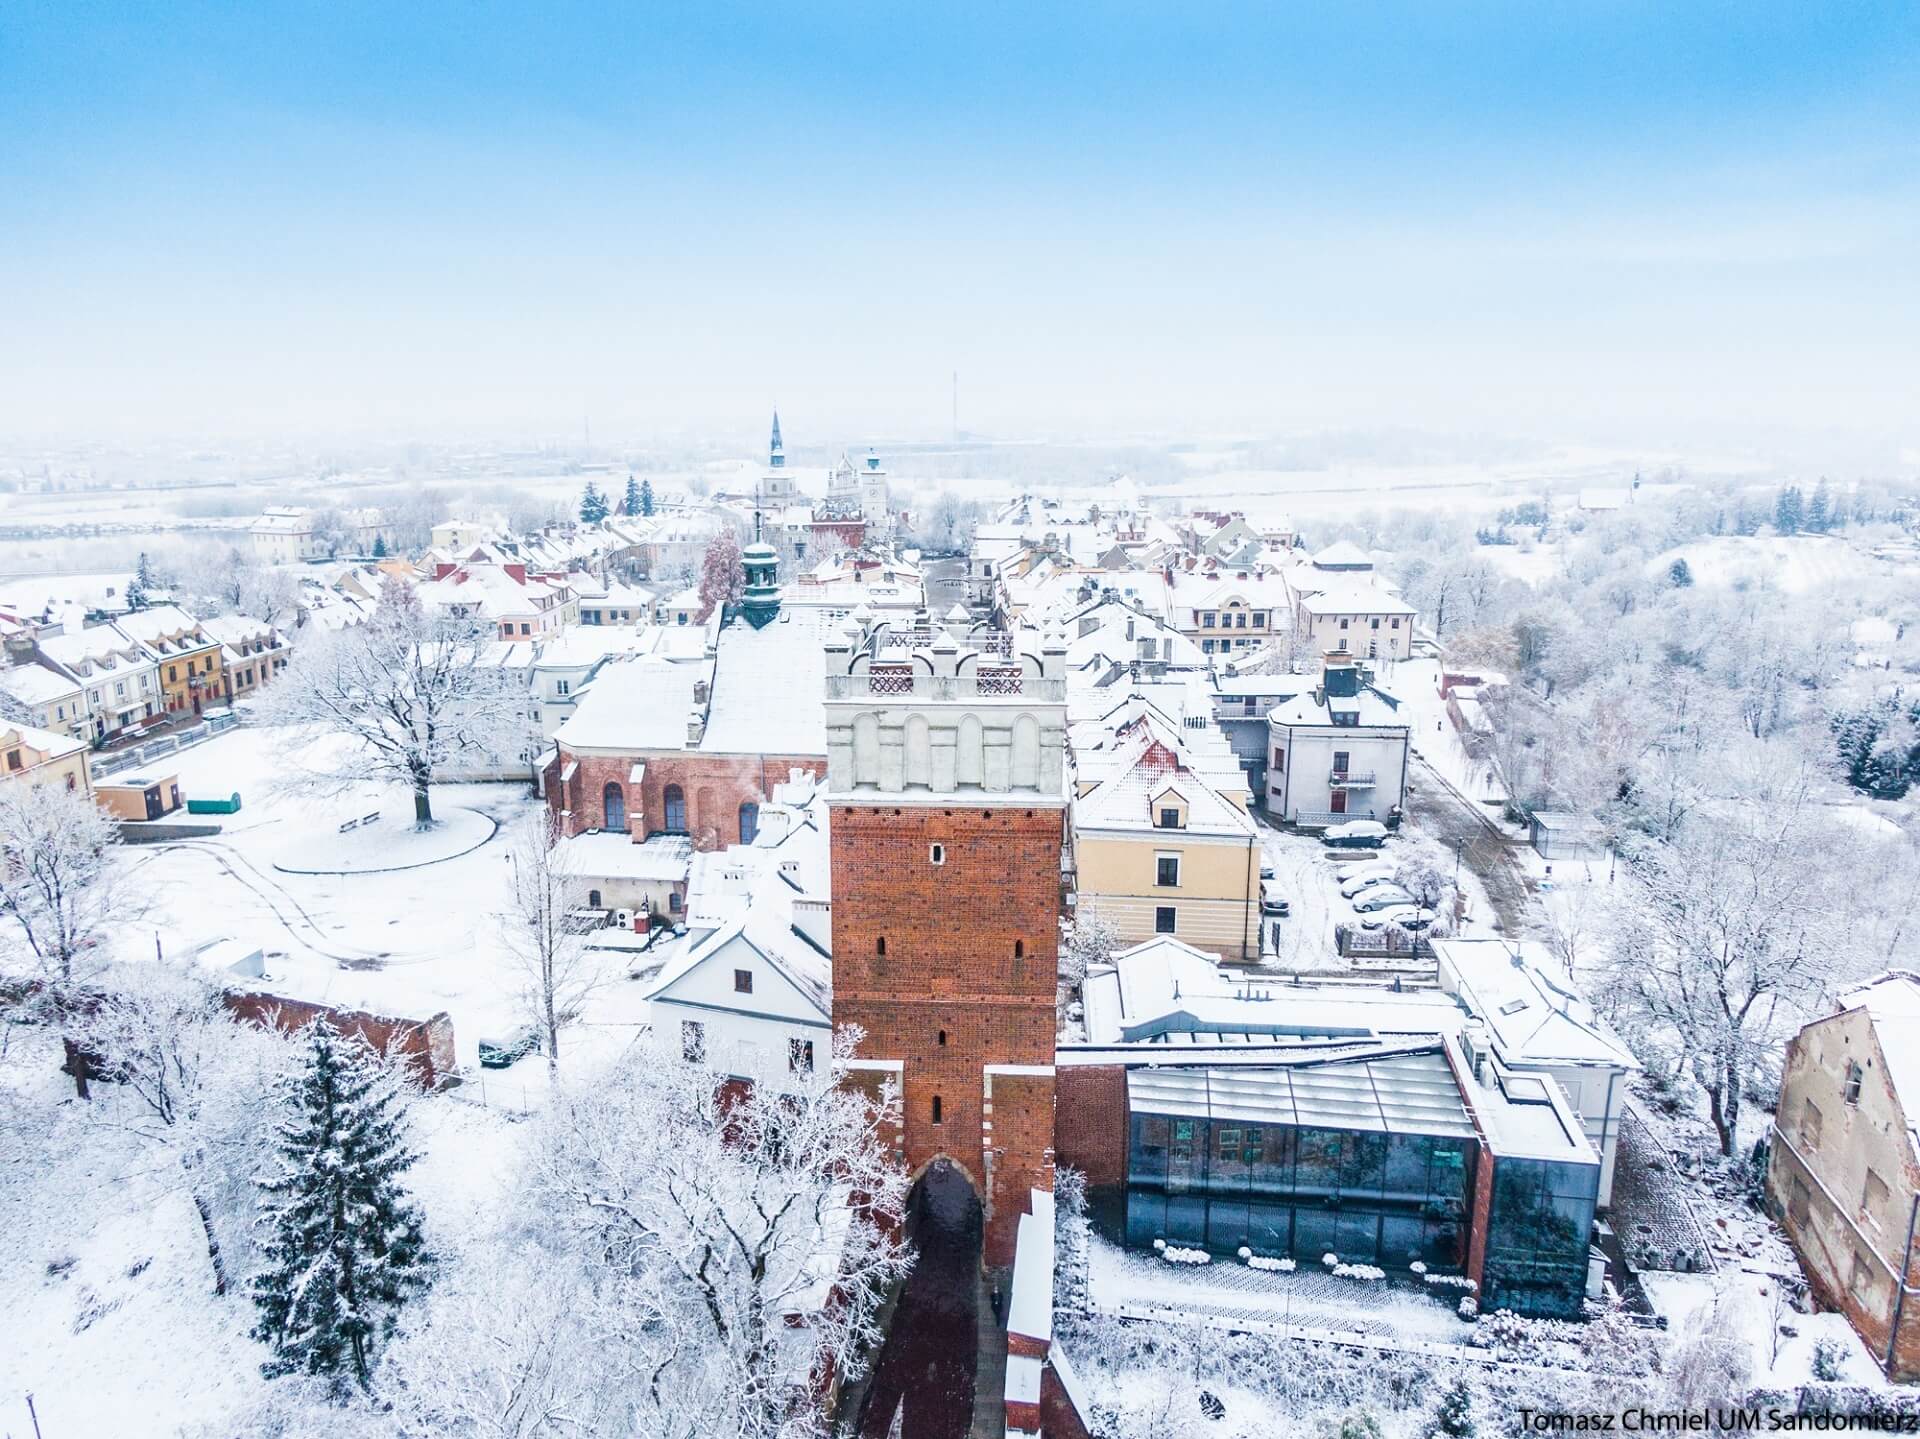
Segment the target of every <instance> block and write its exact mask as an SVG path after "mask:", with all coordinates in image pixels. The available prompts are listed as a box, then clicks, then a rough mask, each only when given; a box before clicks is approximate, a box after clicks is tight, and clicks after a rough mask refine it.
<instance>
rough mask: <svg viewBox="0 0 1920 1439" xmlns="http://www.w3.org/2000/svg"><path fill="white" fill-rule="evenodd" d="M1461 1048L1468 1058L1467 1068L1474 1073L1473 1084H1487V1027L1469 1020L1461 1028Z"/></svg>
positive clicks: (1477, 1021) (1476, 1021)
mask: <svg viewBox="0 0 1920 1439" xmlns="http://www.w3.org/2000/svg"><path fill="white" fill-rule="evenodd" d="M1460 1048H1461V1049H1462V1050H1464V1051H1465V1053H1466V1056H1467V1068H1468V1069H1470V1070H1472V1071H1473V1082H1474V1083H1475V1084H1485V1083H1486V1082H1487V1027H1486V1026H1485V1025H1484V1024H1482V1023H1481V1022H1480V1021H1479V1020H1477V1019H1475V1020H1469V1021H1468V1022H1467V1023H1466V1024H1463V1025H1462V1026H1461V1027H1460Z"/></svg>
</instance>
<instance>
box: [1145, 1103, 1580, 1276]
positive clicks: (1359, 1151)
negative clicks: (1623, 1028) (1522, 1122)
mask: <svg viewBox="0 0 1920 1439" xmlns="http://www.w3.org/2000/svg"><path fill="white" fill-rule="evenodd" d="M1130 1130H1131V1132H1130V1136H1129V1144H1128V1173H1127V1194H1126V1220H1125V1228H1126V1239H1127V1243H1128V1244H1129V1245H1130V1246H1132V1247H1135V1248H1144V1247H1148V1246H1150V1245H1151V1244H1152V1243H1153V1241H1154V1240H1156V1239H1164V1240H1165V1241H1166V1242H1167V1243H1169V1244H1181V1245H1194V1246H1203V1247H1205V1248H1206V1249H1208V1250H1210V1251H1211V1252H1213V1253H1215V1254H1217V1255H1220V1256H1221V1257H1223V1258H1226V1257H1230V1256H1232V1255H1234V1254H1235V1253H1236V1252H1237V1251H1238V1250H1239V1248H1240V1246H1241V1245H1243V1244H1244V1245H1248V1246H1249V1247H1251V1248H1252V1249H1253V1251H1254V1252H1255V1253H1256V1254H1261V1255H1267V1256H1273V1257H1290V1258H1293V1259H1295V1260H1297V1261H1299V1262H1300V1263H1302V1264H1317V1263H1319V1261H1320V1257H1321V1255H1323V1254H1337V1255H1339V1256H1340V1258H1341V1260H1342V1261H1343V1262H1346V1263H1350V1264H1379V1265H1381V1266H1382V1267H1384V1268H1386V1269H1388V1270H1389V1271H1392V1270H1404V1269H1405V1268H1406V1267H1407V1266H1408V1265H1410V1264H1412V1263H1413V1262H1414V1261H1415V1260H1421V1261H1423V1262H1424V1263H1426V1264H1427V1265H1428V1266H1429V1267H1431V1268H1434V1269H1437V1270H1441V1271H1452V1272H1455V1273H1457V1272H1459V1271H1460V1269H1461V1268H1462V1267H1463V1265H1464V1264H1465V1261H1466V1247H1467V1246H1466V1234H1467V1221H1466V1214H1467V1199H1468V1193H1469V1189H1470V1186H1471V1181H1472V1176H1473V1166H1474V1155H1475V1152H1476V1151H1475V1147H1474V1145H1473V1142H1472V1141H1470V1140H1462V1139H1456V1138H1452V1137H1446V1136H1431V1135H1420V1134H1391V1135H1389V1134H1382V1133H1379V1132H1356V1131H1348V1130H1338V1129H1326V1128H1296V1127H1294V1126H1291V1125H1281V1124H1253V1123H1249V1122H1248V1121H1246V1120H1244V1119H1207V1118H1201V1117H1199V1116H1194V1117H1190V1118H1189V1117H1180V1116H1167V1115H1160V1114H1135V1115H1133V1117H1132V1120H1131V1126H1130ZM1503 1168H1504V1167H1503ZM1544 1168H1545V1167H1544V1166H1538V1165H1536V1166H1535V1169H1536V1170H1540V1171H1542V1172H1540V1173H1537V1174H1535V1175H1534V1176H1532V1177H1531V1179H1529V1177H1528V1176H1527V1175H1525V1174H1524V1173H1518V1172H1516V1173H1515V1174H1513V1175H1512V1176H1505V1175H1504V1174H1503V1176H1502V1177H1504V1178H1506V1179H1507V1183H1508V1188H1509V1190H1510V1191H1511V1194H1510V1202H1511V1203H1512V1204H1514V1205H1515V1206H1516V1207H1517V1209H1528V1207H1529V1206H1531V1207H1530V1209H1529V1212H1531V1213H1532V1214H1533V1215H1534V1217H1535V1222H1536V1227H1545V1226H1549V1225H1550V1224H1552V1223H1554V1222H1558V1223H1559V1224H1560V1225H1561V1226H1562V1227H1566V1228H1571V1227H1572V1226H1573V1225H1575V1224H1577V1223H1579V1221H1580V1218H1581V1215H1580V1214H1575V1213H1567V1214H1564V1215H1563V1214H1561V1213H1559V1211H1558V1209H1557V1208H1556V1207H1555V1205H1556V1204H1557V1202H1558V1201H1557V1197H1556V1196H1552V1195H1549V1194H1547V1192H1546V1190H1545V1189H1544V1188H1543V1187H1542V1186H1544V1185H1546V1184H1547V1183H1548V1182H1549V1181H1548V1180H1547V1178H1546V1176H1545V1174H1544ZM1567 1168H1569V1170H1570V1171H1573V1172H1576V1173H1577V1172H1578V1167H1577V1166H1567ZM1497 1172H1499V1171H1497ZM1582 1212H1583V1213H1584V1214H1585V1215H1586V1216H1587V1218H1588V1219H1589V1220H1590V1218H1591V1196H1590V1195H1589V1196H1588V1197H1587V1201H1586V1208H1585V1209H1584V1210H1583V1211H1582Z"/></svg>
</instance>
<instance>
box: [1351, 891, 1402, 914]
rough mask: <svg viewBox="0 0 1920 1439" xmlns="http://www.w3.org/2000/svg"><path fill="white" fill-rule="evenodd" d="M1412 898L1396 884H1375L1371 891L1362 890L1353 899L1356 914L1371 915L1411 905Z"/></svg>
mask: <svg viewBox="0 0 1920 1439" xmlns="http://www.w3.org/2000/svg"><path fill="white" fill-rule="evenodd" d="M1412 903H1413V896H1412V895H1410V894H1408V893H1407V892H1406V891H1405V890H1404V889H1402V888H1400V886H1399V885H1397V884H1376V885H1375V886H1374V887H1373V888H1372V889H1366V890H1362V891H1361V892H1360V893H1359V894H1356V895H1355V896H1354V897H1353V908H1354V912H1355V913H1356V914H1372V913H1373V912H1374V911H1375V910H1379V909H1392V908H1393V907H1394V906H1395V905H1397V904H1412Z"/></svg>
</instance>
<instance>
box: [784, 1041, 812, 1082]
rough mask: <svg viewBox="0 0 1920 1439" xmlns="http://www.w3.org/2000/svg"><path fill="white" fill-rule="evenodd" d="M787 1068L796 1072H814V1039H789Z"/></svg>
mask: <svg viewBox="0 0 1920 1439" xmlns="http://www.w3.org/2000/svg"><path fill="white" fill-rule="evenodd" d="M787 1068H788V1069H790V1070H792V1071H793V1072H794V1073H795V1074H812V1073H813V1041H812V1040H811V1039H789V1040H788V1041H787Z"/></svg>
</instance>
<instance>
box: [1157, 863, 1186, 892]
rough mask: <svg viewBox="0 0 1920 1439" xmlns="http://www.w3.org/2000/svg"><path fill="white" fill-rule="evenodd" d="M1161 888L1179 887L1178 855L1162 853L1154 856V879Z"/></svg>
mask: <svg viewBox="0 0 1920 1439" xmlns="http://www.w3.org/2000/svg"><path fill="white" fill-rule="evenodd" d="M1153 882H1154V883H1155V884H1157V885H1159V886H1160V887H1161V888H1162V889H1178V888H1179V887H1180V856H1179V855H1177V854H1162V855H1156V856H1155V857H1154V881H1153Z"/></svg>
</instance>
